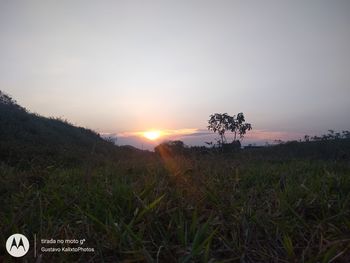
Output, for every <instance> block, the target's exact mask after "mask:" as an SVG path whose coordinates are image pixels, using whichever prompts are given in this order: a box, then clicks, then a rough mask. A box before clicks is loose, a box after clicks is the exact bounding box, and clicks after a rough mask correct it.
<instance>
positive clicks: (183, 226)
mask: <svg viewBox="0 0 350 263" xmlns="http://www.w3.org/2000/svg"><path fill="white" fill-rule="evenodd" d="M0 105H1V110H0V116H1V118H0V123H1V133H2V134H1V148H0V154H1V159H0V160H1V164H0V207H1V209H0V242H1V243H2V244H4V243H5V242H6V238H7V237H8V236H9V235H11V234H13V233H16V232H20V233H23V234H25V235H26V236H28V237H30V238H32V237H33V235H34V234H36V235H37V237H38V239H40V238H56V239H58V238H60V239H74V238H85V239H86V240H87V243H86V244H85V245H86V246H87V247H93V248H94V249H95V252H94V253H44V252H41V251H40V250H39V249H38V251H37V252H38V255H37V256H38V258H37V259H34V257H33V253H34V252H33V250H31V251H30V253H28V254H27V255H26V256H25V258H24V261H25V262H36V261H37V260H40V259H42V262H315V263H316V262H349V261H350V163H349V160H350V139H349V138H348V137H346V133H344V136H340V137H337V138H330V137H327V139H324V140H308V141H304V142H290V143H283V144H279V145H277V146H271V147H265V148H261V149H253V148H252V149H246V150H245V149H243V150H241V151H239V152H235V153H230V154H224V153H222V152H216V151H215V149H209V148H204V150H205V151H202V150H203V148H189V147H186V146H185V145H184V144H183V143H181V142H175V143H174V142H168V143H166V144H163V145H162V147H159V148H158V150H157V148H156V151H157V153H158V154H154V153H150V152H144V151H138V150H136V149H132V148H127V149H126V148H125V147H124V148H122V147H116V146H113V145H112V144H111V143H108V142H105V141H103V140H102V139H101V138H100V137H99V136H98V135H97V134H95V133H93V132H91V131H88V130H85V129H82V128H77V127H73V126H72V125H70V124H68V123H67V122H62V121H61V120H54V119H47V118H43V117H40V116H37V115H35V114H31V113H28V112H27V111H25V110H24V109H23V108H20V107H19V106H15V104H13V103H10V104H6V103H2V104H1V103H0ZM15 108H18V109H17V110H15ZM3 110H6V111H7V114H4V113H3V112H4V111H3ZM22 119H23V121H22ZM30 128H33V131H34V132H33V133H30V132H29V129H30ZM58 128H59V129H60V134H59V135H58V134H57V133H55V131H54V130H56V129H58ZM11 129H13V130H14V132H13V133H11V132H10V131H11ZM17 131H18V133H17ZM11 134H12V137H11ZM3 135H5V136H7V137H3ZM55 136H56V137H55ZM4 138H6V139H4ZM53 138H59V140H60V142H59V143H57V142H56V140H54V139H53ZM22 143H23V145H24V146H23V148H20V147H21V144H22ZM58 144H59V145H64V147H67V148H66V149H67V150H66V151H63V150H62V149H61V148H60V147H58ZM4 145H5V146H4ZM11 145H13V147H11ZM44 145H45V146H44ZM94 145H95V150H94V151H92V149H93V148H94ZM45 147H46V148H45ZM164 147H165V148H164ZM13 148H14V149H15V150H12V149H13ZM17 148H18V149H17ZM23 149H26V150H23ZM44 149H48V150H50V151H51V152H52V154H51V155H50V156H46V153H45V154H44V153H43V151H44ZM163 149H166V150H163ZM174 149H175V150H174ZM183 149H185V152H183V151H182V150H183ZM320 150H321V152H320ZM71 151H73V152H71ZM178 151H180V153H179V152H178ZM73 154H74V157H75V158H76V159H74V160H75V161H74V162H70V161H69V158H68V156H72V155H73ZM75 154H76V155H75ZM29 156H31V157H29ZM4 157H5V158H4ZM10 157H11V158H10ZM34 157H36V158H37V159H36V160H34V159H35V158H34ZM22 160H26V161H25V162H24V161H22ZM23 162H24V163H27V164H28V165H22V163H23ZM34 167H36V168H35V169H34ZM31 242H32V240H31ZM11 260H12V259H11V258H10V256H9V255H8V254H7V253H6V251H5V248H4V246H0V261H4V262H11ZM38 262H40V261H38Z"/></svg>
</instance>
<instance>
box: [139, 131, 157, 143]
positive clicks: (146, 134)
mask: <svg viewBox="0 0 350 263" xmlns="http://www.w3.org/2000/svg"><path fill="white" fill-rule="evenodd" d="M143 136H144V137H146V138H147V139H149V140H151V141H154V140H156V139H158V138H159V137H160V136H161V132H160V131H146V132H144V133H143Z"/></svg>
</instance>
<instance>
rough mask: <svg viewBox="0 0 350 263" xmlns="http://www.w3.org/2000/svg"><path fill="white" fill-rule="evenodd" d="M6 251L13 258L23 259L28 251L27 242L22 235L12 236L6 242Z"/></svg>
mask: <svg viewBox="0 0 350 263" xmlns="http://www.w3.org/2000/svg"><path fill="white" fill-rule="evenodd" d="M6 250H7V252H8V253H9V254H10V255H11V256H13V257H16V258H19V257H23V256H24V255H25V254H27V252H28V250H29V241H28V239H27V238H26V237H25V236H24V235H22V234H13V235H12V236H10V237H9V238H8V239H7V241H6Z"/></svg>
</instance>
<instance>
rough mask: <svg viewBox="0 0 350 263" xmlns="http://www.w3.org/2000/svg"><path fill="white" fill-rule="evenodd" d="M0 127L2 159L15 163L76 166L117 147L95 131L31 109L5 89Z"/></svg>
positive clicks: (0, 111)
mask: <svg viewBox="0 0 350 263" xmlns="http://www.w3.org/2000/svg"><path fill="white" fill-rule="evenodd" d="M0 127H1V129H0V138H1V139H0V160H1V161H2V162H5V163H7V164H10V165H15V166H24V167H28V166H33V165H54V164H55V165H65V166H74V165H79V164H81V163H82V162H83V161H84V160H86V158H88V157H89V156H90V155H94V156H95V157H96V158H103V157H106V156H109V155H110V154H111V153H114V152H115V150H116V147H115V146H114V145H113V144H112V143H109V142H107V141H106V140H104V139H102V138H101V137H100V136H99V135H98V134H97V133H95V132H94V131H92V130H89V129H85V128H82V127H76V126H74V125H72V124H70V123H68V122H67V121H64V120H62V119H58V118H46V117H42V116H40V115H38V114H34V113H30V112H29V111H27V110H26V109H25V108H23V107H21V106H20V105H18V104H17V103H16V101H14V100H13V99H12V98H10V97H9V96H7V95H6V94H4V93H3V92H1V91H0Z"/></svg>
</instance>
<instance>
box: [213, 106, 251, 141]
mask: <svg viewBox="0 0 350 263" xmlns="http://www.w3.org/2000/svg"><path fill="white" fill-rule="evenodd" d="M209 117H210V119H209V121H208V124H209V125H208V130H212V131H213V132H218V134H219V135H220V143H221V145H224V144H225V143H226V137H225V132H226V131H231V132H233V134H234V139H233V142H236V141H237V135H239V137H240V139H243V137H244V135H245V134H246V132H247V131H249V130H251V129H252V125H251V124H250V123H245V118H244V115H243V113H242V112H240V113H238V114H237V116H236V115H233V116H230V115H228V114H227V113H215V114H212V115H210V116H209Z"/></svg>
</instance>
